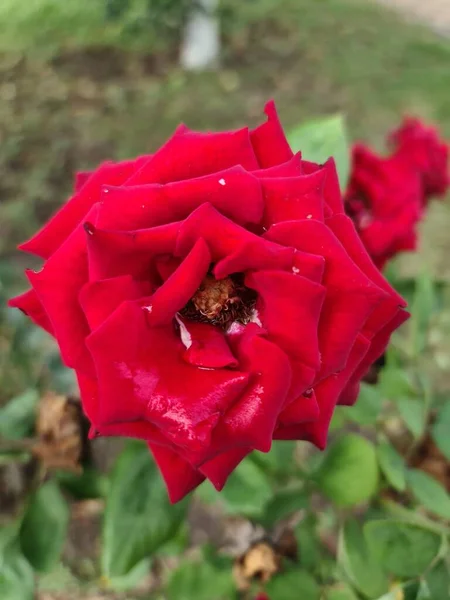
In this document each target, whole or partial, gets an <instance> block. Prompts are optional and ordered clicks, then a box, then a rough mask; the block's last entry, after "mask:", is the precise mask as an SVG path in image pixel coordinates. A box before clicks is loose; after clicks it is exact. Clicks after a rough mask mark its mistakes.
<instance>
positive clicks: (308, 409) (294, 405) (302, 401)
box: [278, 390, 320, 426]
mask: <svg viewBox="0 0 450 600" xmlns="http://www.w3.org/2000/svg"><path fill="white" fill-rule="evenodd" d="M319 416H320V408H319V404H318V403H317V399H316V395H315V393H314V390H311V392H310V393H309V394H305V395H302V396H299V397H298V398H296V399H295V400H294V401H292V402H291V403H290V404H288V405H287V406H286V407H285V408H284V409H283V410H282V411H281V413H280V415H279V417H278V423H279V424H281V425H283V426H287V425H298V424H299V423H308V422H309V421H315V420H317V419H318V418H319Z"/></svg>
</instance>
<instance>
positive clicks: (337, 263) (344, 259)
mask: <svg viewBox="0 0 450 600" xmlns="http://www.w3.org/2000/svg"><path fill="white" fill-rule="evenodd" d="M267 235H268V236H269V235H270V236H271V237H273V236H276V239H283V238H284V239H285V240H286V242H285V243H286V244H291V245H295V247H297V248H298V249H299V250H304V251H306V252H311V253H320V254H321V255H322V256H324V258H325V260H326V267H325V273H324V276H323V282H322V283H323V285H324V286H325V287H326V288H327V295H326V297H325V301H324V305H323V310H322V313H321V318H320V323H319V347H320V352H321V355H322V370H321V377H327V376H328V375H330V374H331V373H335V372H336V371H340V370H342V369H343V368H344V366H345V364H346V362H347V359H348V356H349V353H350V350H351V348H352V346H353V344H354V343H355V340H356V337H357V335H358V333H359V332H360V331H361V329H362V327H363V326H364V324H365V323H366V321H367V319H368V318H369V316H370V315H371V314H372V312H373V310H374V309H375V307H376V306H377V305H378V304H379V303H380V302H381V301H382V300H383V299H385V298H386V296H387V293H386V292H385V291H383V290H381V289H380V288H379V287H378V286H376V285H375V284H374V283H373V282H372V281H371V280H370V279H369V278H368V277H367V276H366V275H365V274H364V273H363V272H362V271H361V270H360V269H359V268H358V267H357V265H356V264H355V263H354V262H353V261H352V260H351V258H350V257H349V255H348V254H347V251H346V250H345V248H344V247H343V246H342V245H341V243H340V242H339V240H338V239H337V238H336V236H335V235H334V234H333V232H332V231H331V230H330V229H328V228H327V227H326V226H325V225H324V224H323V223H320V222H318V221H314V220H304V221H295V222H293V221H291V222H285V223H278V224H276V225H273V226H272V227H271V229H270V231H269V232H268V233H267Z"/></svg>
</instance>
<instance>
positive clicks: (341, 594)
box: [325, 583, 358, 600]
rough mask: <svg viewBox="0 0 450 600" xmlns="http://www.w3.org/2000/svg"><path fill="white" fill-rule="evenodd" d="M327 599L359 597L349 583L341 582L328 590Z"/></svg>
mask: <svg viewBox="0 0 450 600" xmlns="http://www.w3.org/2000/svg"><path fill="white" fill-rule="evenodd" d="M325 600H358V598H357V597H356V596H355V593H354V592H353V590H352V589H351V588H350V587H349V586H348V585H345V584H344V583H339V584H338V585H336V586H334V587H332V588H330V589H329V590H327V592H326V594H325Z"/></svg>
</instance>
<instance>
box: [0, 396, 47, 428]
mask: <svg viewBox="0 0 450 600" xmlns="http://www.w3.org/2000/svg"><path fill="white" fill-rule="evenodd" d="M38 401H39V394H38V392H37V391H36V390H33V389H29V390H27V391H26V392H24V393H23V394H21V395H20V396H16V397H15V398H13V399H12V400H10V401H9V402H8V403H7V404H5V405H4V406H3V407H2V408H1V409H0V435H1V436H3V437H4V438H6V439H10V440H16V439H20V438H23V437H27V436H29V435H30V434H31V433H32V431H33V428H34V422H35V420H36V407H37V404H38Z"/></svg>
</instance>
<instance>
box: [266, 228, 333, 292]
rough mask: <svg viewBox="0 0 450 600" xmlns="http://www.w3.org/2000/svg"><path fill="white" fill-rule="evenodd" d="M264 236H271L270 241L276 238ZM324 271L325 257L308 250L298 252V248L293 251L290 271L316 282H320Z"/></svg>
mask: <svg viewBox="0 0 450 600" xmlns="http://www.w3.org/2000/svg"><path fill="white" fill-rule="evenodd" d="M268 233H269V232H268ZM271 233H274V232H271ZM264 237H265V238H267V239H271V238H272V241H274V242H276V241H277V240H276V239H274V238H276V236H271V235H264ZM281 237H282V236H281ZM324 271H325V259H324V257H323V256H319V255H318V254H311V253H309V252H300V251H299V250H296V251H295V252H294V260H293V261H292V273H294V274H295V275H300V276H302V277H306V278H307V279H311V281H315V282H316V283H321V281H322V279H323V274H324Z"/></svg>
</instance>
